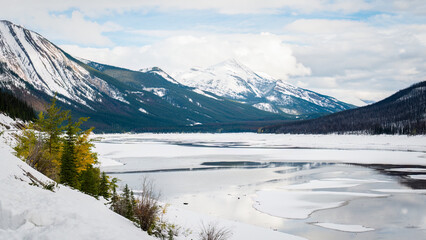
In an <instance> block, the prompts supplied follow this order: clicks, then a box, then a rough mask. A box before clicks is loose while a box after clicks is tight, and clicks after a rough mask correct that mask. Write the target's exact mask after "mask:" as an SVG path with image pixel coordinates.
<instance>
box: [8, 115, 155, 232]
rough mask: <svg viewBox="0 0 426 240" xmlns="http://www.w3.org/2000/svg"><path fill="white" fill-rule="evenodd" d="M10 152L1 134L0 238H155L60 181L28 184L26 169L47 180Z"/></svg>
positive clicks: (41, 179) (102, 204)
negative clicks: (49, 185) (50, 187)
mask: <svg viewBox="0 0 426 240" xmlns="http://www.w3.org/2000/svg"><path fill="white" fill-rule="evenodd" d="M3 118H5V117H4V116H3V117H2V119H3ZM6 135H7V133H6ZM11 151H12V149H11V148H10V147H9V146H8V145H7V144H6V143H5V140H4V136H2V137H0V156H1V158H0V192H1V194H0V239H72V240H74V239H111V240H112V239H135V240H136V239H138V240H140V239H153V238H151V237H150V236H148V235H147V234H146V233H145V232H142V231H141V230H139V229H138V228H136V227H135V226H134V225H133V223H132V222H130V221H129V220H127V219H125V218H123V217H121V216H119V215H118V214H116V213H114V212H112V211H111V210H109V209H108V208H107V206H105V205H104V203H103V202H102V201H99V200H96V199H95V198H93V197H90V196H88V195H85V194H83V193H80V192H78V191H75V190H72V189H69V188H68V187H65V186H62V185H60V186H59V188H56V189H55V192H51V191H49V190H44V189H42V188H39V187H36V186H32V185H29V183H30V182H31V181H30V179H29V178H28V177H27V176H26V175H25V174H24V171H26V172H29V173H30V174H32V175H33V176H34V177H36V178H37V179H39V180H40V181H42V182H51V180H50V179H48V178H47V177H45V176H44V175H42V174H41V173H39V172H37V171H35V170H34V169H32V168H31V167H29V166H28V165H27V164H25V163H24V162H22V161H21V160H20V159H18V158H16V157H15V156H14V155H13V154H12V153H11Z"/></svg>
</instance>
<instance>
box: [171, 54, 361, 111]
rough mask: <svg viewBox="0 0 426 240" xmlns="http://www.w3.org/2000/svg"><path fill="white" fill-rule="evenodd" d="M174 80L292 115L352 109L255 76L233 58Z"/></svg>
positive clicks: (326, 97)
mask: <svg viewBox="0 0 426 240" xmlns="http://www.w3.org/2000/svg"><path fill="white" fill-rule="evenodd" d="M175 79H176V80H177V81H178V82H180V83H181V84H183V85H186V86H190V87H194V88H196V89H198V90H202V91H207V92H210V93H213V94H215V95H217V96H222V97H225V98H228V99H232V100H237V101H240V102H244V103H249V104H251V105H253V106H254V107H256V108H258V109H261V110H265V111H269V112H273V113H285V114H292V115H302V114H318V113H320V114H321V113H333V112H338V111H342V110H346V109H350V108H353V106H352V105H350V104H346V103H344V102H341V101H338V100H337V99H335V98H333V97H329V96H325V95H321V94H318V93H316V92H313V91H309V90H306V89H303V88H299V87H295V86H293V85H291V84H288V83H286V82H284V81H282V80H278V79H274V78H273V77H271V76H268V75H267V74H263V73H262V74H261V73H256V72H254V71H252V70H251V69H250V68H248V67H247V66H244V65H243V64H241V63H239V62H238V61H237V60H235V59H230V60H227V61H224V62H222V63H219V64H216V65H214V66H211V67H208V68H206V69H201V68H192V69H190V70H189V71H188V72H184V73H179V74H177V75H176V77H175Z"/></svg>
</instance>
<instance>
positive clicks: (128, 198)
mask: <svg viewBox="0 0 426 240" xmlns="http://www.w3.org/2000/svg"><path fill="white" fill-rule="evenodd" d="M122 199H123V207H124V209H123V210H124V215H123V216H124V217H126V218H128V219H130V220H133V219H134V217H133V216H134V212H133V207H134V196H133V191H130V188H129V186H128V185H127V184H126V186H125V187H124V190H123V195H122Z"/></svg>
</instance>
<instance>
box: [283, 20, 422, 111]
mask: <svg viewBox="0 0 426 240" xmlns="http://www.w3.org/2000/svg"><path fill="white" fill-rule="evenodd" d="M425 27H426V25H401V24H399V25H392V26H373V25H371V24H368V23H366V22H358V21H348V20H324V19H302V20H297V21H295V22H293V23H291V24H288V25H287V26H286V27H285V29H284V30H285V32H286V34H287V37H286V39H287V40H288V41H292V42H293V43H294V44H292V46H291V47H292V49H293V52H294V55H295V57H296V58H297V60H298V61H300V62H301V63H303V64H304V65H305V66H307V67H309V68H310V69H312V76H310V77H299V78H292V79H290V81H291V82H293V83H295V84H299V85H302V86H304V87H306V88H310V89H313V90H317V91H324V90H325V89H328V90H327V91H324V92H325V93H327V92H328V93H333V94H335V95H334V96H336V97H337V96H341V97H342V99H345V98H347V97H345V96H348V95H347V94H348V93H349V92H351V96H352V97H354V96H356V97H357V98H363V99H367V100H376V101H377V100H380V99H381V98H382V97H383V96H387V95H388V93H389V92H394V91H396V90H398V89H401V88H405V87H408V86H409V85H410V84H412V83H415V82H419V81H422V80H423V79H424V73H425V72H426V65H425V64H424V57H423V56H425V54H426V45H425V42H424V41H423V40H424V38H423V37H424V36H425V35H424V34H425V33H426V29H425ZM331 79H334V81H331ZM333 85H334V86H333ZM352 102H354V101H352ZM354 103H355V102H354Z"/></svg>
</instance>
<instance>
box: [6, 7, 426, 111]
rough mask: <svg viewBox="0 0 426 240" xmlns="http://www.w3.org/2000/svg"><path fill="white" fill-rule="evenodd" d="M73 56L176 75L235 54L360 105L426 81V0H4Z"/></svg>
mask: <svg viewBox="0 0 426 240" xmlns="http://www.w3.org/2000/svg"><path fill="white" fill-rule="evenodd" d="M0 5H1V8H0V17H1V18H3V19H6V20H10V21H12V22H14V23H17V24H20V25H23V26H24V27H27V28H29V29H31V30H34V31H37V32H38V33H40V34H42V35H43V36H45V37H47V38H48V39H49V40H50V41H52V42H53V43H55V44H56V45H58V46H60V47H61V48H63V49H64V50H66V51H67V52H69V53H71V54H72V55H74V56H77V57H82V58H86V59H90V60H94V61H99V62H102V63H107V64H112V65H116V66H121V67H126V68H130V69H134V70H137V69H140V68H145V67H151V66H159V67H161V68H162V69H163V70H165V71H166V72H168V73H170V74H172V75H173V74H174V73H176V72H181V71H186V70H188V69H189V68H190V67H194V66H197V67H207V66H210V65H213V64H216V63H219V62H221V61H224V60H227V59H229V58H235V59H237V60H239V61H240V62H242V63H244V64H245V65H247V66H248V67H250V68H252V69H253V70H255V71H259V72H263V73H267V74H269V75H271V76H273V77H276V78H280V79H283V80H285V81H287V82H289V83H292V84H294V85H297V86H300V87H304V88H307V89H311V90H314V91H318V92H320V93H323V94H327V95H331V96H334V97H337V98H339V99H341V100H344V101H347V102H350V103H354V104H357V105H361V104H362V102H361V101H360V99H363V100H373V101H377V100H380V99H382V98H384V97H386V96H389V95H390V94H392V93H393V92H395V91H397V90H399V89H402V88H405V87H408V86H409V85H410V84H412V83H415V82H418V81H422V80H425V76H424V75H425V73H426V61H425V57H426V4H425V1H424V0H394V1H392V0H208V1H204V0H155V1H154V0H120V1H113V0H84V1H83V0H73V1H66V0H37V1H35V0H13V1H10V0H7V1H5V0H0Z"/></svg>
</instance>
